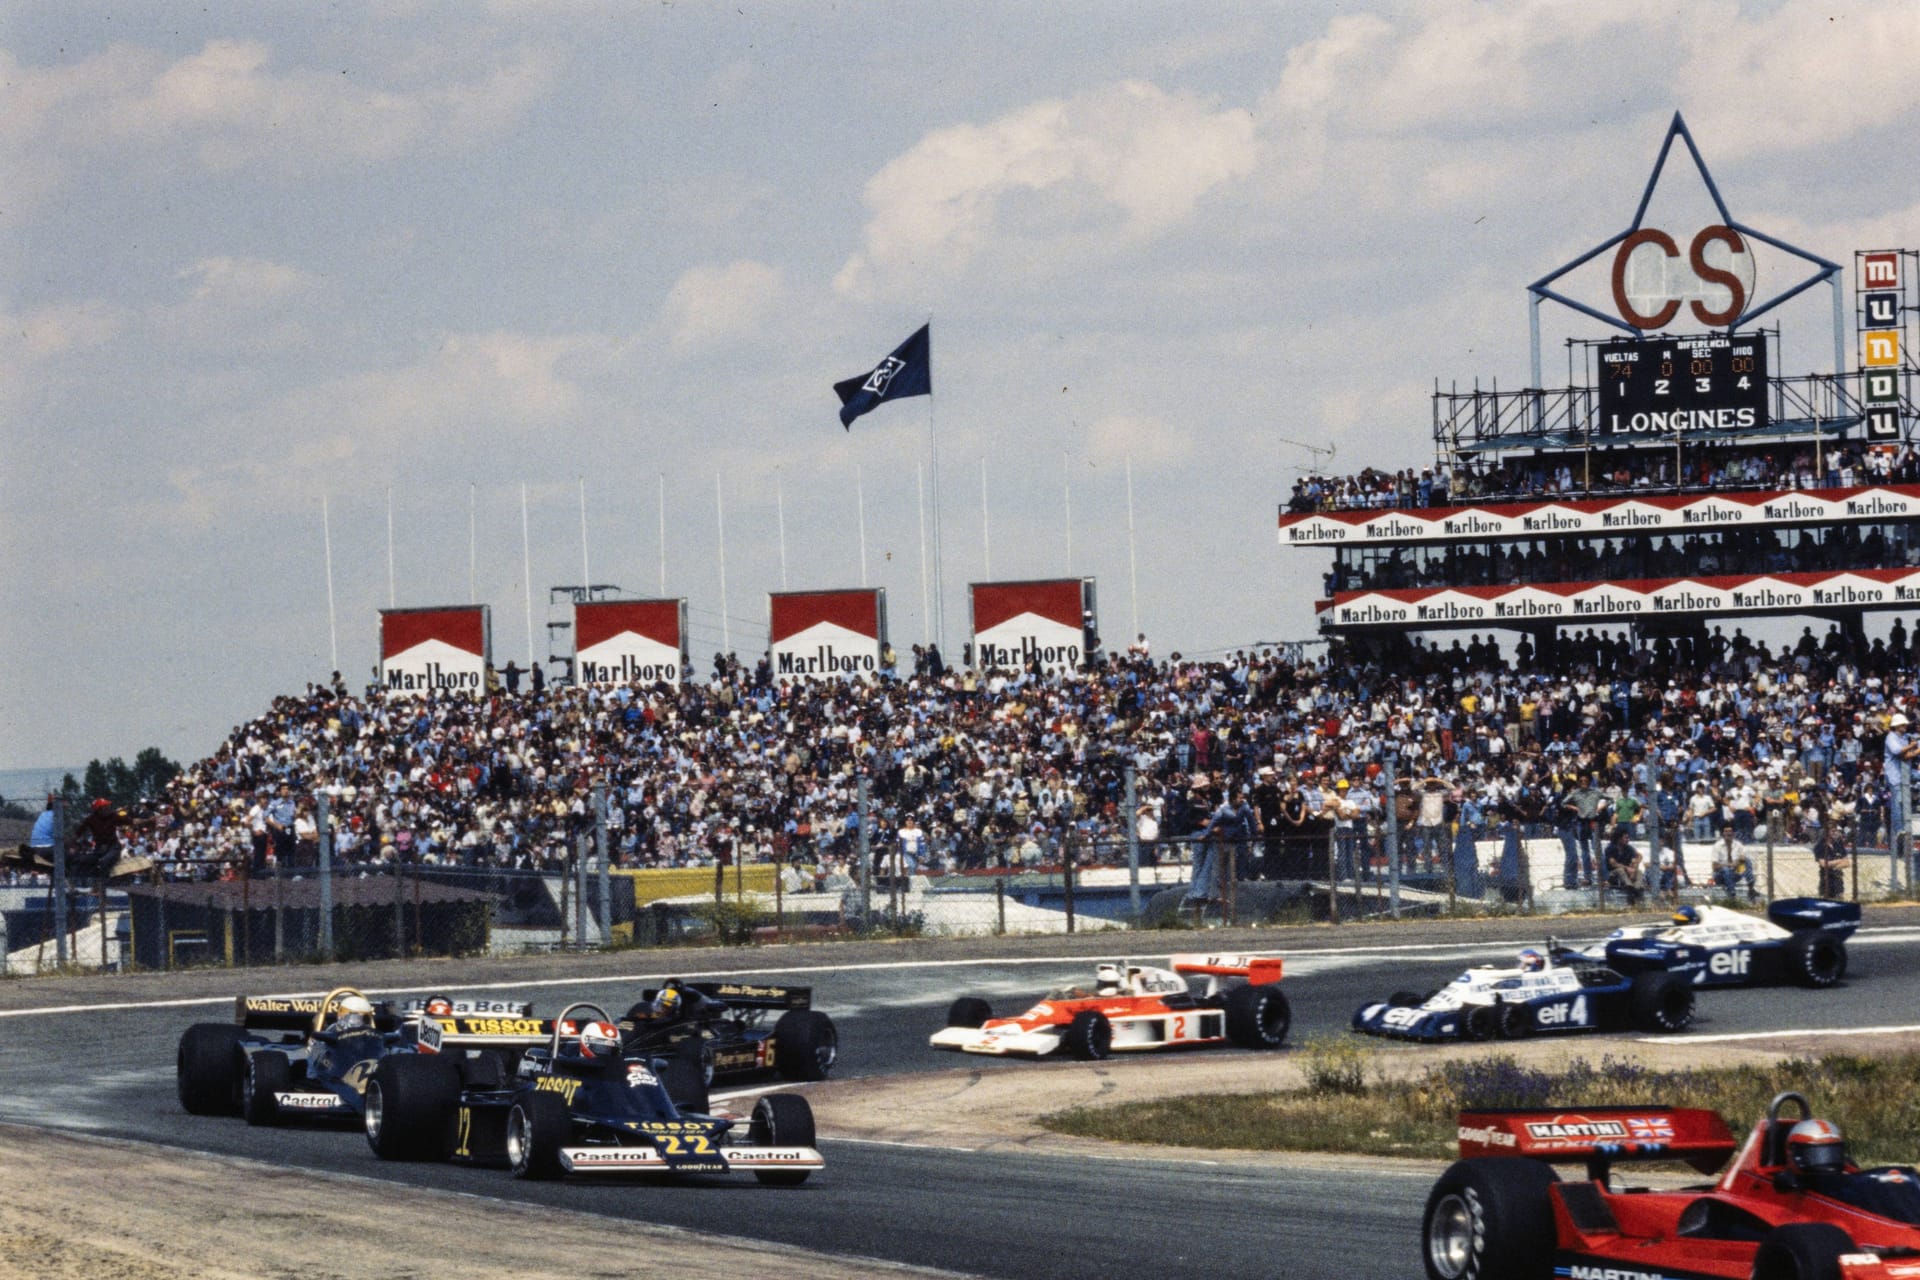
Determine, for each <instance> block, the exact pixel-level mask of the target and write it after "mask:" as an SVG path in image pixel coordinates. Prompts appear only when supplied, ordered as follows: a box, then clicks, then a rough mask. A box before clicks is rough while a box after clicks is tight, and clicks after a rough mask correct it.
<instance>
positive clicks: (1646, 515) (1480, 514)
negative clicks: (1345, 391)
mask: <svg viewBox="0 0 1920 1280" xmlns="http://www.w3.org/2000/svg"><path fill="white" fill-rule="evenodd" d="M1916 516H1920V485H1910V484H1893V485H1875V486H1872V487H1868V488H1852V489H1791V490H1771V491H1764V492H1753V493H1726V492H1720V493H1697V494H1669V495H1662V496H1652V495H1648V496H1643V497H1619V498H1604V499H1602V498H1594V499H1581V500H1579V501H1571V500H1569V501H1555V502H1506V503H1493V504H1490V505H1488V506H1484V507H1430V508H1426V509H1423V510H1399V509H1389V510H1385V511H1323V512H1284V513H1282V514H1281V516H1280V544H1281V545H1282V546H1287V547H1355V546H1381V545H1388V544H1392V543H1397V542H1459V541H1463V540H1468V539H1484V540H1488V541H1513V540H1522V539H1531V538H1541V537H1551V536H1553V535H1556V534H1596V533H1597V534H1606V535H1619V534H1627V533H1655V534H1659V533H1681V532H1685V531H1687V530H1690V529H1703V528H1724V527H1726V526H1727V525H1735V524H1737V525H1741V526H1743V527H1746V526H1754V525H1794V524H1835V523H1839V522H1842V521H1858V520H1911V519H1913V518H1914V517H1916Z"/></svg>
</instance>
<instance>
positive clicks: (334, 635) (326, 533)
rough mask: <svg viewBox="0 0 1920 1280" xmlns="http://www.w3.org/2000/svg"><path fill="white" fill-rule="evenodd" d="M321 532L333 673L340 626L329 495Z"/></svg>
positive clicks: (322, 507) (322, 504)
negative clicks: (335, 600) (336, 605)
mask: <svg viewBox="0 0 1920 1280" xmlns="http://www.w3.org/2000/svg"><path fill="white" fill-rule="evenodd" d="M320 531H321V534H322V536H323V537H324V538H325V539H326V547H327V640H328V644H329V646H330V650H329V651H330V652H331V653H332V654H333V666H331V667H330V668H328V669H329V670H331V671H338V670H339V669H340V625H339V622H338V620H337V619H336V618H335V616H334V610H333V513H332V510H331V508H330V507H329V506H328V503H327V495H326V494H324V493H323V494H321V495H320Z"/></svg>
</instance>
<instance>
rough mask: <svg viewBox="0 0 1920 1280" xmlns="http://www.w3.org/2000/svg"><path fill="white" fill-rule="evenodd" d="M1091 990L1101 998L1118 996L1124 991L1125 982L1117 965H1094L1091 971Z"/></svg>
mask: <svg viewBox="0 0 1920 1280" xmlns="http://www.w3.org/2000/svg"><path fill="white" fill-rule="evenodd" d="M1093 989H1094V991H1095V992H1097V993H1098V994H1100V995H1103V996H1115V995H1119V994H1120V992H1121V991H1123V990H1125V989H1126V980H1125V978H1124V977H1123V976H1122V974H1121V972H1120V966H1119V965H1117V964H1102V965H1095V966H1094V969H1093Z"/></svg>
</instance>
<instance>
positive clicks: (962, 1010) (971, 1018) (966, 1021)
mask: <svg viewBox="0 0 1920 1280" xmlns="http://www.w3.org/2000/svg"><path fill="white" fill-rule="evenodd" d="M992 1016H993V1009H992V1007H991V1006H990V1005H988V1004H987V1002H986V1001H985V1000H982V999H981V998H980V997H979V996H961V997H960V998H959V999H958V1000H955V1001H954V1002H953V1003H952V1004H950V1005H948V1006H947V1025H948V1026H950V1027H983V1026H985V1025H986V1024H987V1019H988V1018H991V1017H992Z"/></svg>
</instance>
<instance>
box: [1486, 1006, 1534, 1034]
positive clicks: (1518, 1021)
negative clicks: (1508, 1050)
mask: <svg viewBox="0 0 1920 1280" xmlns="http://www.w3.org/2000/svg"><path fill="white" fill-rule="evenodd" d="M1493 1033H1494V1034H1495V1035H1497V1036H1499V1037H1500V1038H1501V1039H1502V1040H1522V1039H1525V1038H1526V1037H1527V1036H1529V1035H1531V1034H1533V1010H1532V1009H1530V1008H1528V1007H1527V1006H1526V1005H1524V1004H1516V1003H1514V1002H1512V1001H1504V1002H1502V1003H1500V1004H1498V1005H1495V1006H1494V1010H1493Z"/></svg>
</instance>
